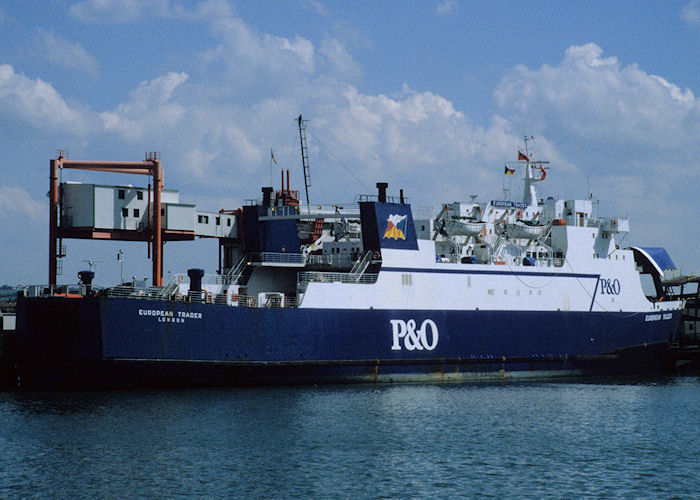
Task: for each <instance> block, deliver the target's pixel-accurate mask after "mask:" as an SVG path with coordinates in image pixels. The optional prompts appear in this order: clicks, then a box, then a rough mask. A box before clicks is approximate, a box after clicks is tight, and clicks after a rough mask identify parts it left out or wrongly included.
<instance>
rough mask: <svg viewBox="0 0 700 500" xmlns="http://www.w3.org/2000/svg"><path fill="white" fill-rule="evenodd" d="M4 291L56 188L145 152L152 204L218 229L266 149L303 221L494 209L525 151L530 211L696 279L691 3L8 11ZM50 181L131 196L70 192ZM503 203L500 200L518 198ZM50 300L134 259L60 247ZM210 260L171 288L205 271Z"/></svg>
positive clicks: (391, 2)
mask: <svg viewBox="0 0 700 500" xmlns="http://www.w3.org/2000/svg"><path fill="white" fill-rule="evenodd" d="M0 40H1V41H0V253H1V255H2V257H1V258H0V284H3V283H5V284H12V285H16V284H31V283H47V282H48V217H49V211H48V198H47V196H46V194H47V191H48V175H49V171H48V169H49V161H50V160H51V159H52V158H55V156H56V151H57V150H59V149H61V150H65V151H67V152H68V157H69V158H70V159H73V160H132V161H140V160H143V159H144V154H145V152H147V151H158V152H160V154H161V160H162V163H163V167H164V171H165V187H166V189H177V190H179V191H180V200H181V202H183V203H194V204H196V205H197V207H198V208H199V209H203V210H212V211H217V210H219V209H221V208H226V209H234V208H238V207H240V206H241V205H242V204H243V203H245V200H247V199H253V198H258V197H259V196H260V188H261V186H263V185H268V184H270V178H271V164H270V150H271V149H273V150H274V153H275V157H276V159H277V160H278V162H279V166H273V167H274V168H272V179H273V184H274V186H275V187H279V186H278V183H279V181H278V179H279V169H280V168H283V169H289V170H290V172H291V179H292V187H293V188H296V189H301V190H302V191H303V174H302V167H301V156H300V152H299V137H298V129H297V126H296V122H295V120H296V117H297V116H299V114H302V115H303V116H304V118H305V119H308V120H309V122H308V145H309V159H310V169H311V187H310V198H311V201H312V203H313V204H321V203H324V204H325V203H329V204H331V203H349V202H352V200H354V199H355V197H356V196H357V195H359V194H373V193H375V191H376V190H375V187H374V186H375V183H376V182H380V181H386V182H388V183H389V194H394V195H395V194H397V193H398V190H399V189H404V191H405V193H406V196H407V197H408V198H409V199H410V201H411V203H412V204H413V205H414V207H422V208H425V207H433V208H434V209H436V208H439V206H440V204H441V203H445V202H452V201H464V200H469V197H470V195H472V194H479V200H483V201H486V200H489V199H501V198H502V197H503V196H504V194H503V187H504V186H505V184H504V182H505V180H504V176H503V165H504V163H505V162H507V161H512V160H515V159H516V157H517V150H518V148H519V147H520V148H522V147H523V145H524V142H523V138H524V137H525V136H533V137H534V141H531V142H530V143H529V147H530V148H531V149H530V151H531V152H532V154H533V157H534V158H535V159H539V160H548V161H550V162H551V163H550V170H549V172H548V175H547V179H546V181H545V182H544V183H541V184H540V186H539V188H540V195H541V196H545V197H546V196H554V197H562V198H566V199H570V198H585V197H587V196H588V194H590V193H592V194H593V197H594V198H595V199H598V200H600V201H599V203H598V205H597V206H598V213H599V215H601V216H627V217H629V218H630V225H631V233H630V235H629V236H628V237H627V238H626V239H625V240H624V241H623V246H628V245H642V246H661V247H665V248H666V249H667V250H668V252H669V254H670V255H671V257H672V258H673V260H674V261H675V263H676V265H677V266H678V267H679V268H680V271H681V272H683V273H691V272H700V237H699V236H700V208H699V206H698V199H699V196H698V193H699V192H700V181H699V179H700V160H699V158H700V101H699V100H698V97H696V94H698V93H699V92H700V68H699V60H698V54H700V0H683V1H673V0H669V1H663V2H662V1H646V0H640V1H635V2H632V1H614V0H613V1H606V2H602V1H585V0H584V1H578V2H551V1H537V0H535V1H528V2H523V1H498V0H494V1H466V0H435V1H430V0H423V1H410V0H402V1H397V0H386V1H381V2H377V1H364V0H358V1H353V2H347V1H340V0H338V1H323V0H287V1H281V0H277V1H268V0H257V1H255V2H251V1H245V2H244V1H241V2H237V1H226V0H209V1H203V2H194V1H181V0H141V1H139V0H78V1H51V0H41V1H40V0H36V1H35V0H23V1H21V2H17V1H14V0H0ZM63 180H64V181H75V182H90V183H97V184H123V183H129V184H133V185H136V186H145V179H142V178H140V177H133V176H132V177H128V176H119V175H116V174H100V173H96V172H90V173H88V172H77V171H66V172H65V173H64V178H63ZM515 193H516V191H515V189H514V188H513V191H511V195H513V196H514V195H515ZM64 244H65V245H66V247H67V254H68V255H67V257H66V258H65V259H64V264H63V274H62V275H61V276H59V282H60V283H77V272H78V271H80V270H82V269H86V268H87V266H88V264H87V262H86V261H88V260H92V261H99V263H98V264H97V278H96V281H97V283H98V284H105V285H106V284H111V283H114V282H117V281H118V280H119V278H120V271H121V270H120V264H119V262H117V259H116V255H117V253H118V251H119V250H120V249H122V250H124V252H125V253H126V255H125V261H124V266H125V270H124V273H125V275H126V276H127V277H131V276H132V275H133V276H137V277H139V278H142V277H145V276H150V263H149V261H148V260H147V254H146V252H147V250H146V244H145V243H127V242H98V241H84V240H65V241H64ZM217 248H218V247H217V242H216V240H211V239H207V240H204V239H203V240H198V241H196V242H172V243H168V244H166V247H165V270H166V280H167V274H168V272H172V273H177V272H182V271H185V270H186V269H188V268H190V267H201V268H204V269H205V270H206V272H214V271H215V270H216V267H217V260H218V250H217Z"/></svg>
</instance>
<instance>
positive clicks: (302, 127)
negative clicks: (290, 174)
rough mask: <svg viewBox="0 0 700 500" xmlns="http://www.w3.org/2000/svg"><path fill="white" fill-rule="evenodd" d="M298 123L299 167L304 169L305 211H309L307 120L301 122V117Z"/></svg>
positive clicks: (309, 181) (309, 178)
mask: <svg viewBox="0 0 700 500" xmlns="http://www.w3.org/2000/svg"><path fill="white" fill-rule="evenodd" d="M297 121H298V122H299V140H300V141H301V166H302V167H303V169H304V190H305V191H306V210H307V211H308V212H310V211H311V208H310V203H309V186H311V172H310V170H309V148H308V147H307V145H306V124H307V123H308V122H309V120H303V119H302V118H301V115H299V118H298V119H297Z"/></svg>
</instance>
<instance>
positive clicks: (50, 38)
mask: <svg viewBox="0 0 700 500" xmlns="http://www.w3.org/2000/svg"><path fill="white" fill-rule="evenodd" d="M34 42H35V45H36V48H37V54H38V55H39V57H42V58H44V59H46V60H48V61H50V62H52V63H54V64H56V65H58V66H61V67H63V68H66V69H70V70H77V71H80V72H81V73H86V74H88V75H90V76H95V75H96V74H97V69H98V63H97V59H95V58H94V57H93V56H92V55H91V54H90V53H89V52H88V51H87V50H85V49H84V48H83V47H82V46H81V45H80V44H78V43H73V42H69V41H67V40H65V39H63V38H61V37H60V36H58V35H56V34H55V33H52V32H50V31H46V30H43V29H41V28H40V29H38V30H37V33H36V35H35V37H34Z"/></svg>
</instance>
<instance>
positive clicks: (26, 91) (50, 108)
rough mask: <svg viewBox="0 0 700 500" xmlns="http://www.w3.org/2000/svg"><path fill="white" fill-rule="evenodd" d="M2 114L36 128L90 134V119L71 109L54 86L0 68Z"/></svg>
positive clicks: (2, 66) (12, 69)
mask: <svg viewBox="0 0 700 500" xmlns="http://www.w3.org/2000/svg"><path fill="white" fill-rule="evenodd" d="M0 110H2V111H3V112H6V113H12V114H14V115H16V116H18V117H19V118H20V119H22V120H23V121H26V122H27V123H30V124H31V125H33V126H34V127H36V128H40V129H44V130H51V131H56V130H63V131H66V130H68V131H70V132H72V133H77V134H81V133H84V132H86V131H87V130H88V127H89V125H88V116H86V115H85V114H84V113H82V112H80V111H78V110H75V109H72V108H71V107H70V106H69V105H68V104H67V103H66V102H65V100H64V99H63V98H62V97H61V96H60V94H59V93H58V92H56V90H55V89H54V88H53V86H52V85H51V84H49V83H47V82H44V81H43V80H41V79H39V78H37V79H36V80H32V79H30V78H27V77H26V76H24V75H23V74H21V73H16V72H15V70H14V68H13V67H12V66H10V65H9V64H2V65H0Z"/></svg>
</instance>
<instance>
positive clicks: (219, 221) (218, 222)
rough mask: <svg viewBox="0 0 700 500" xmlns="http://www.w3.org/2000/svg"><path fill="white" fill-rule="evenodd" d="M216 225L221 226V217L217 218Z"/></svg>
mask: <svg viewBox="0 0 700 500" xmlns="http://www.w3.org/2000/svg"><path fill="white" fill-rule="evenodd" d="M216 225H217V226H220V225H221V217H217V218H216Z"/></svg>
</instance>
